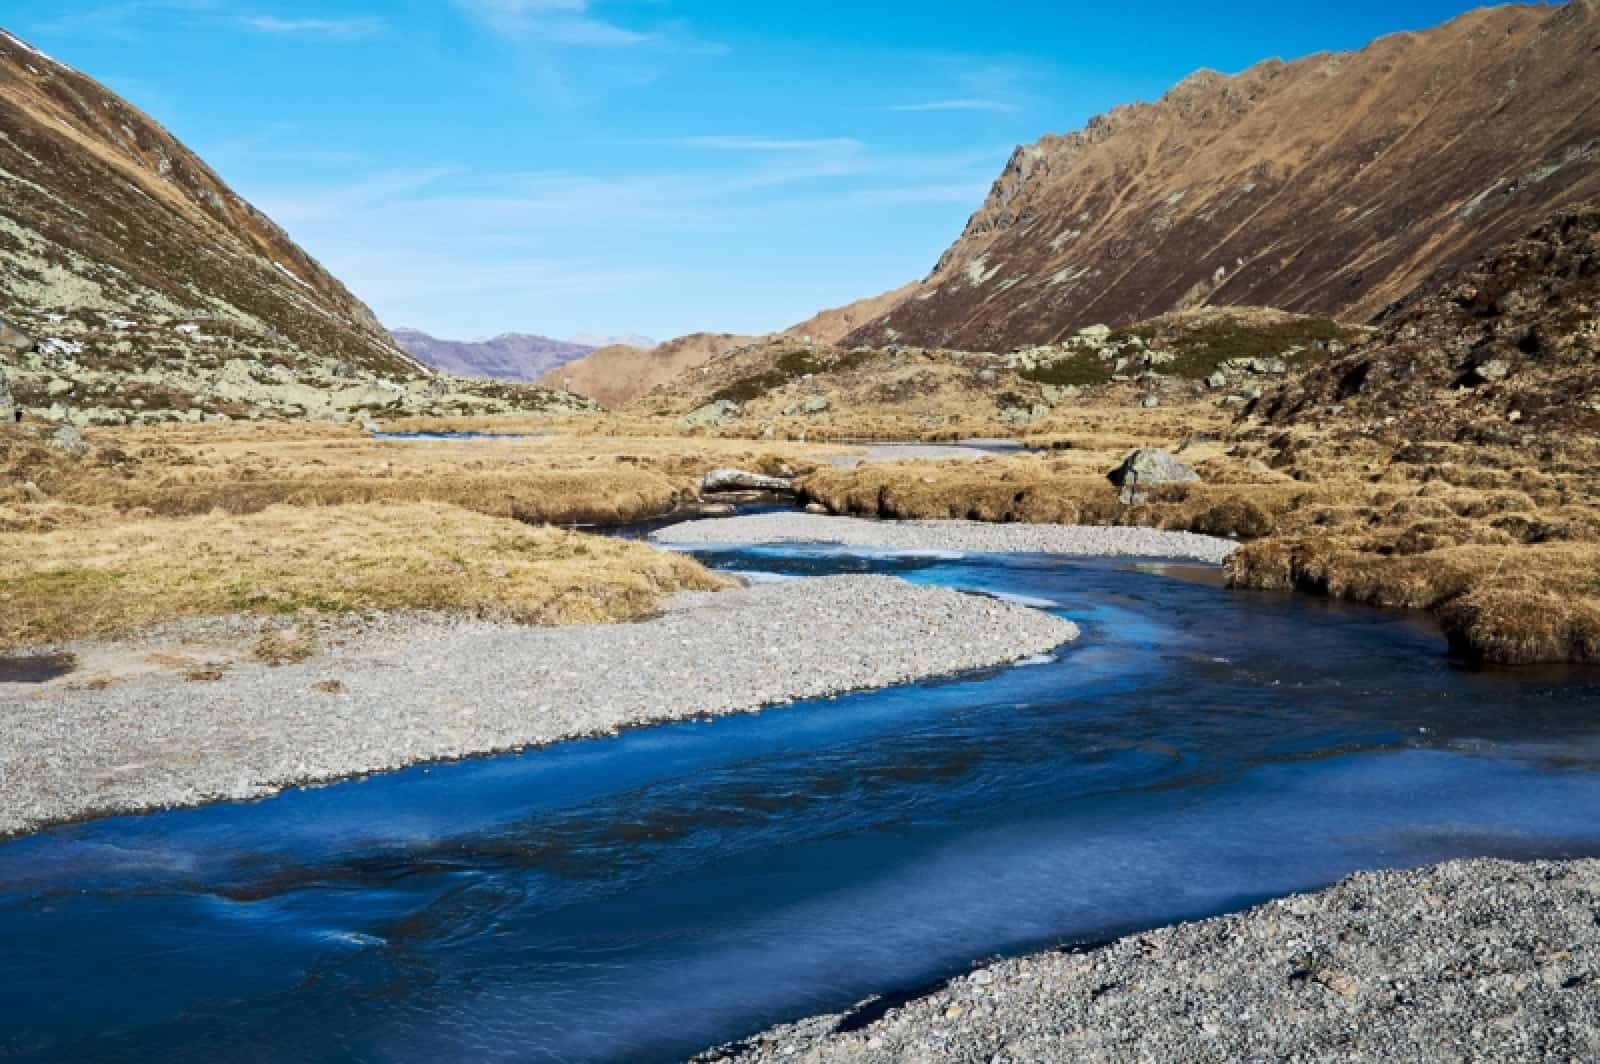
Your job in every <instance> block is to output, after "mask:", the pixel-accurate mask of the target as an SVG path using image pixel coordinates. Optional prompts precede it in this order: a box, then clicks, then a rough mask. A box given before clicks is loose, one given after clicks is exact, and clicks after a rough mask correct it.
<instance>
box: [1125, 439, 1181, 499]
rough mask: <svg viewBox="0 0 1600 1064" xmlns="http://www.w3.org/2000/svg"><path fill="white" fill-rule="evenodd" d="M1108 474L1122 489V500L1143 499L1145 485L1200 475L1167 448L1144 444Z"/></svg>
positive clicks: (1148, 486) (1174, 482) (1179, 481)
mask: <svg viewBox="0 0 1600 1064" xmlns="http://www.w3.org/2000/svg"><path fill="white" fill-rule="evenodd" d="M1108 476H1109V477H1110V480H1111V483H1113V484H1115V485H1116V486H1117V487H1119V488H1121V489H1122V501H1123V502H1124V503H1129V504H1131V503H1137V502H1143V501H1144V499H1145V489H1147V488H1152V487H1154V486H1156V485H1157V484H1176V483H1181V482H1184V481H1193V480H1199V479H1200V476H1199V474H1197V473H1196V472H1195V471H1194V470H1192V469H1190V468H1189V467H1188V466H1186V465H1184V464H1183V463H1182V462H1180V461H1178V460H1177V459H1176V458H1174V457H1172V455H1170V454H1168V453H1167V452H1166V451H1163V450H1160V449H1158V448H1155V447H1143V448H1140V449H1139V450H1137V451H1134V452H1133V453H1132V454H1130V455H1128V457H1127V458H1124V459H1123V460H1122V464H1121V465H1119V466H1117V468H1115V469H1113V470H1112V471H1111V472H1110V474H1108Z"/></svg>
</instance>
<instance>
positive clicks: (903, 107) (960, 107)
mask: <svg viewBox="0 0 1600 1064" xmlns="http://www.w3.org/2000/svg"><path fill="white" fill-rule="evenodd" d="M1017 109H1018V108H1017V106H1016V104H1011V103H1005V102H1004V101H1001V100H984V99H977V98H968V99H961V100H930V101H928V102H927V103H901V104H895V105H893V106H891V107H888V108H885V110H889V111H899V112H902V113H921V112H929V111H1004V112H1011V111H1016V110H1017Z"/></svg>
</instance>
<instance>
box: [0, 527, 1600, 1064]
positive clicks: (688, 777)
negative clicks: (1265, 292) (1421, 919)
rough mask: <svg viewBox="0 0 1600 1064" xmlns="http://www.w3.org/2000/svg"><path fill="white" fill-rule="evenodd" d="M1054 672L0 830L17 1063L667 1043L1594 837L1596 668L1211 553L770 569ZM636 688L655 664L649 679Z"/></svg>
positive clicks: (619, 1050)
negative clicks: (1054, 619)
mask: <svg viewBox="0 0 1600 1064" xmlns="http://www.w3.org/2000/svg"><path fill="white" fill-rule="evenodd" d="M707 557H708V560H710V561H712V562H713V563H714V564H716V565H719V566H721V567H723V568H728V569H735V570H740V571H747V572H748V571H755V572H763V573H769V574H781V575H787V576H803V575H809V574H814V573H822V572H840V571H866V570H871V571H887V572H894V573H898V574H900V575H903V576H905V577H906V578H908V579H911V580H915V581H918V582H922V583H930V584H943V585H950V586H955V587H961V588H967V589H974V590H981V591H985V592H989V593H994V594H1002V595H1013V596H1024V597H1027V598H1029V599H1031V600H1035V601H1038V602H1042V603H1050V604H1052V606H1053V608H1056V609H1059V610H1060V611H1061V612H1062V613H1063V614H1064V615H1066V616H1069V617H1071V618H1072V619H1074V620H1076V621H1078V622H1079V623H1080V624H1081V625H1082V626H1083V627H1084V630H1085V637H1084V639H1083V640H1082V641H1081V642H1080V643H1079V644H1077V645H1076V646H1074V647H1073V648H1072V649H1070V650H1067V651H1065V652H1063V653H1061V654H1060V655H1058V656H1057V657H1056V658H1055V659H1053V660H1051V661H1049V662H1046V663H1042V664H1032V665H1027V666H1021V667H1016V668H1010V669H1004V670H996V671H991V672H986V673H983V674H978V675H969V676H964V677H960V678H956V679H952V680H946V681H943V682H938V683H930V684H924V685H919V686H914V687H907V688H902V689H898V690H892V691H883V692H876V693H865V694H860V695H854V696H848V697H843V698H839V699H837V700H831V701H822V702H815V703H806V704H802V705H797V706H793V707H789V708H784V709H777V710H771V711H768V712H766V713H764V714H760V715H756V716H743V717H736V718H725V719H721V720H717V721H715V722H711V723H686V724H681V725H675V726H670V727H663V728H655V729H649V730H641V731H635V732H630V733H626V734H624V735H622V736H620V737H617V738H614V739H605V740H597V741H590V742H580V743H570V744H565V745H562V746H557V747H553V748H550V749H546V750H542V751H536V752H531V753H528V754H525V755H520V756H511V757H499V758H493V759H485V760H479V761H473V762H467V763H463V764H457V765H449V766H435V767H430V768H419V769H414V770H410V771H406V772H400V773H394V774H390V775H386V776H382V777H378V778H374V779H370V780H366V781H363V782H357V783H348V784H341V785H338V786H332V787H325V788H319V789H311V790H303V791H294V792H290V793H286V794H284V795H282V796H280V797H277V798H274V799H272V800H269V801H265V802H260V803H255V804H234V805H221V806H214V807H210V808H205V809H199V810H189V811H179V812H171V813H162V814H158V815H153V816H147V817H128V818H116V819H107V820H101V821H97V822H94V823H91V824H87V825H80V826H74V827H69V828H62V829H59V830H56V831H52V832H48V833H45V834H42V835H38V836H34V837H30V838H27V839H23V840H19V841H15V842H12V843H9V844H6V845H4V846H0V943H3V944H4V948H3V949H0V989H3V991H4V992H3V993H0V1056H10V1057H16V1058H21V1059H49V1060H72V1061H85V1060H136V1059H137V1060H145V1059H161V1060H176V1061H190V1060H195V1061H198V1060H207V1061H209V1060H218V1059H225V1060H229V1061H253V1060H261V1061H268V1060H274V1061H276V1060H296V1061H301V1060H305V1061H341V1060H367V1061H433V1060H439V1059H446V1060H450V1059H460V1058H463V1057H470V1058H472V1059H503V1060H531V1061H546V1060H550V1061H554V1060H563V1061H565V1060H578V1061H588V1060H595V1061H600V1060H605V1061H613V1060H614V1061H622V1060H627V1061H634V1060H645V1061H648V1060H669V1059H673V1058H675V1057H680V1056H682V1055H684V1054H686V1053H689V1052H692V1051H694V1050H697V1049H700V1048H703V1047H705V1046H708V1045H711V1044H714V1043H717V1042H721V1041H725V1040H728V1039H732V1038H737V1037H739V1036H742V1035H745V1034H749V1033H751V1032H753V1031H756V1030H758V1029H761V1028H763V1027H765V1026H767V1025H769V1024H771V1023H774V1022H778V1021H781V1020H786V1019H791V1018H795V1017H798V1016H801V1015H806V1014H810V1013H815V1012H819V1011H834V1010H839V1009H843V1008H847V1007H849V1006H850V1005H851V1004H852V1003H853V1002H856V1001H858V1000H860V999H862V998H864V997H866V996H868V995H871V994H874V993H880V992H888V991H895V990H901V989H908V988H915V987H919V986H923V985H926V984H928V983H929V982H931V981H934V980H937V979H940V978H943V977H947V976H949V975H951V974H954V973H957V972H960V971H962V970H964V969H966V968H967V967H968V966H969V965H970V964H971V963H973V962H974V961H976V960H979V959H982V958H986V957H990V956H993V955H995V954H998V953H1010V952H1017V951H1024V950H1030V949H1036V948H1043V947H1049V946H1052V945H1056V944H1060V943H1064V942H1082V941H1094V940H1099V939H1103V938H1105V937H1108V936H1111V935H1115V934H1118V933H1121V932H1124V931H1128V930H1132V929H1136V928H1141V927H1147V926H1152V925H1156V924H1161V923H1166V922H1170V921H1173V920H1177V919H1182V918H1188V917H1196V916H1202V915H1207V914H1212V913H1217V912H1221V911H1225V910H1230V909H1235V908H1239V907H1242V906H1245V905H1248V904H1250V903H1252V902H1254V901H1257V900H1259V899H1262V898H1265V897H1267V896H1271V895H1276V894H1283V893H1286V892H1291V891H1295V890H1300V889H1306V888H1313V887H1317V886H1319V885H1322V884H1325V883H1327V882H1329V881H1331V880H1333V879H1335V878H1337V877H1339V876H1341V875H1343V874H1345V873H1347V872H1349V871H1352V870H1354V869H1358V868H1367V867H1378V866H1404V865H1415V864H1421V863H1426V862H1430V861H1435V860H1440V859H1445V858H1450V857H1455V856H1467V855H1501V856H1510V857H1534V856H1576V855H1587V854H1597V853H1600V815H1597V813H1600V680H1597V678H1596V676H1595V675H1594V674H1593V673H1583V672H1570V673H1535V674H1529V673H1504V672H1472V671H1466V670H1463V669H1460V668H1457V667H1454V666H1452V665H1451V664H1450V663H1449V662H1448V661H1447V660H1446V659H1445V658H1444V656H1443V649H1444V647H1443V642H1442V640H1440V639H1439V637H1438V636H1437V635H1436V634H1434V633H1432V632H1431V631H1429V630H1427V629H1426V628H1425V627H1421V626H1419V625H1417V624H1415V623H1414V622H1412V621H1410V620H1408V619H1406V618H1405V617H1402V616H1399V615H1395V614H1382V613H1376V612H1371V611H1366V610H1361V609H1354V608H1341V607H1338V606H1334V605H1330V604H1328V603H1325V602H1321V601H1319V600H1315V599H1312V598H1308V597H1279V596H1272V595H1261V594H1241V593H1230V592H1225V591H1223V590H1221V589H1220V588H1218V587H1216V586H1215V581H1214V580H1212V579H1210V576H1211V575H1213V574H1209V573H1207V572H1205V571H1197V570H1183V569H1177V570H1163V569H1161V567H1140V566H1133V565H1129V564H1127V563H1117V562H1108V561H1076V562H1074V561H1064V560H1056V559H1049V558H1011V559H1003V558H995V557H983V556H972V557H964V558H963V557H953V556H952V557H945V558H940V557H921V558H909V557H895V556H890V555H883V554H874V553H871V552H861V553H849V552H842V551H827V550H796V549H783V550H778V549H762V550H744V551H727V552H720V553H714V554H711V555H708V556H707ZM618 667H626V663H618Z"/></svg>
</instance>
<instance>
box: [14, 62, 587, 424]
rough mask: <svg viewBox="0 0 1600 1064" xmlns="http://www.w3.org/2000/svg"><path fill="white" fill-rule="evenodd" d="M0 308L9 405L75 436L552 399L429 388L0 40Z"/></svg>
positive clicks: (431, 383)
mask: <svg viewBox="0 0 1600 1064" xmlns="http://www.w3.org/2000/svg"><path fill="white" fill-rule="evenodd" d="M0 316H4V317H5V318H8V319H10V320H11V321H13V322H15V323H16V324H17V325H19V326H21V327H22V329H24V330H25V331H26V332H27V333H28V334H29V336H30V337H31V339H32V340H34V341H37V347H36V349H35V350H32V351H26V350H24V351H20V352H13V353H9V354H3V353H0V359H3V364H0V375H3V376H5V377H7V378H9V388H10V390H11V391H12V392H13V393H14V394H15V396H16V399H17V402H18V403H19V404H20V405H21V406H22V407H23V408H24V409H25V410H28V411H30V412H38V413H45V412H48V413H50V414H51V415H52V416H54V417H56V418H60V419H68V418H70V419H71V420H74V421H77V422H80V423H85V424H88V423H99V424H120V423H122V422H125V421H151V420H163V419H169V418H174V417H182V418H187V419H190V420H194V419H198V418H201V417H205V416H228V417H257V416H305V415H313V416H334V415H354V414H360V413H363V412H372V413H377V412H400V411H404V412H417V413H422V412H434V411H440V412H445V411H460V412H491V411H496V410H500V409H512V408H519V407H520V406H521V404H522V401H523V400H526V401H527V402H529V403H532V404H533V405H536V406H541V405H543V404H545V403H546V402H547V401H548V402H564V401H565V400H560V401H558V400H556V399H554V397H550V396H548V395H547V394H546V393H544V392H537V393H535V392H533V391H531V390H530V391H528V392H526V393H513V392H511V391H507V390H505V389H504V388H503V386H502V387H501V389H500V390H499V391H498V392H496V393H495V394H488V393H486V392H484V391H483V390H482V389H477V390H474V389H473V388H471V387H468V386H464V385H459V384H458V383H456V382H452V381H449V380H446V379H442V378H439V377H437V376H435V375H434V374H432V373H431V372H430V371H429V370H428V369H427V368H426V367H424V366H422V365H421V364H420V363H418V362H417V361H416V360H415V359H413V358H412V357H411V356H410V355H408V354H406V353H405V352H404V351H402V350H400V348H398V347H396V346H395V344H394V342H393V341H392V340H391V339H390V338H389V334H388V333H387V332H385V331H384V328H383V326H381V325H380V324H379V323H378V321H377V319H376V318H375V317H374V316H373V314H372V311H371V310H369V309H368V308H367V306H366V305H365V304H364V303H362V302H361V301H360V300H359V299H357V298H356V297H355V296H354V295H352V294H351V293H350V292H349V290H347V289H346V288H345V286H344V285H342V284H341V283H339V281H338V280H337V279H336V278H335V277H333V276H332V275H331V274H330V273H328V271H327V270H325V269H323V268H322V266H321V265H320V264H318V263H317V262H316V260H314V259H313V258H312V257H311V256H310V255H308V254H306V252H305V251H304V250H302V249H301V248H300V247H299V246H297V245H296V244H295V243H294V241H293V240H291V239H290V238H289V237H288V235H287V234H286V233H285V232H284V231H283V230H282V229H280V228H279V227H278V226H277V225H275V224H274V223H273V222H272V220H271V219H269V218H267V217H266V215H264V214H262V213H261V212H260V211H258V210H256V209H255V208H254V207H252V206H251V205H250V204H248V203H246V202H245V201H244V200H243V199H241V198H240V197H239V196H238V194H236V193H235V192H234V191H233V190H232V189H230V188H229V187H228V186H227V185H226V184H225V183H224V182H223V181H222V179H221V178H220V177H218V176H217V174H216V173H215V172H213V171H212V170H211V168H210V167H208V166H207V165H206V164H205V163H204V162H203V161H201V160H200V159H199V158H198V157H197V156H196V155H195V154H194V153H193V152H191V151H189V149H187V148H186V147H184V146H183V145H182V144H181V143H179V142H178V141H177V139H176V138H174V137H173V136H172V134H170V133H169V132H167V131H166V130H165V129H163V128H162V127H161V126H160V125H158V124H157V123H156V122H155V121H154V120H153V119H151V118H150V117H149V116H148V115H145V114H144V113H142V112H141V111H139V110H138V109H137V108H135V107H133V106H132V105H131V104H129V103H128V102H127V101H125V100H123V99H121V98H120V97H118V96H117V95H115V94H114V93H112V92H111V91H110V90H108V89H106V88H105V87H104V86H103V85H100V84H99V83H97V82H95V81H94V80H92V79H91V78H89V77H87V76H85V75H83V74H81V73H79V72H77V71H75V70H73V69H71V68H70V67H67V66H65V65H63V64H61V63H58V62H56V61H55V60H53V59H51V58H50V57H48V56H46V55H44V54H43V53H42V52H40V51H38V50H37V49H35V48H33V47H31V46H30V45H28V44H26V43H24V42H23V41H21V40H19V39H18V38H16V37H14V36H12V35H10V34H7V33H4V32H3V31H0ZM23 346H24V348H26V346H27V345H23Z"/></svg>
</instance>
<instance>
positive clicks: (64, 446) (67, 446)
mask: <svg viewBox="0 0 1600 1064" xmlns="http://www.w3.org/2000/svg"><path fill="white" fill-rule="evenodd" d="M45 444H46V445H47V446H49V447H53V448H55V449H56V450H58V451H64V452H65V453H67V454H70V455H74V456H77V455H84V454H88V453H89V444H88V443H87V442H86V441H85V440H84V438H83V433H81V432H79V431H78V430H77V428H76V427H75V426H72V425H62V426H61V427H60V428H58V429H56V430H55V431H54V432H52V433H51V434H50V438H49V439H47V440H46V441H45Z"/></svg>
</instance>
